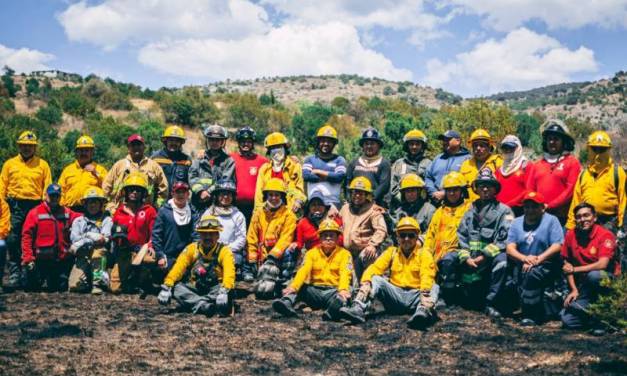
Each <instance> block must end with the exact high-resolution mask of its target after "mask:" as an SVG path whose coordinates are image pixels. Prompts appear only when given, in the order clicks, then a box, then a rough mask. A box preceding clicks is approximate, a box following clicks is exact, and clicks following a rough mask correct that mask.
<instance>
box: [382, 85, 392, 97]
mask: <svg viewBox="0 0 627 376" xmlns="http://www.w3.org/2000/svg"><path fill="white" fill-rule="evenodd" d="M393 94H394V89H392V88H391V87H390V86H386V87H384V88H383V95H385V96H390V95H393Z"/></svg>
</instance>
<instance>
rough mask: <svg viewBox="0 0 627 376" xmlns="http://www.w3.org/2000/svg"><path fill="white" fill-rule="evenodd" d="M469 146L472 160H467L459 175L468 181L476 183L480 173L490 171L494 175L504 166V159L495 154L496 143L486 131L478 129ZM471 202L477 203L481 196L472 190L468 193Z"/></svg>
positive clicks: (472, 135)
mask: <svg viewBox="0 0 627 376" xmlns="http://www.w3.org/2000/svg"><path fill="white" fill-rule="evenodd" d="M468 146H469V147H470V149H471V151H472V158H470V159H467V160H465V161H464V163H462V165H461V167H460V168H459V173H460V174H462V175H464V179H466V181H468V182H471V181H475V178H476V177H477V175H478V174H479V171H481V170H483V169H486V168H487V169H490V171H492V173H493V174H494V173H496V170H497V169H498V168H499V167H501V165H502V164H503V158H501V156H500V155H498V154H494V141H493V140H492V136H490V134H489V133H488V131H486V130H485V129H477V130H475V131H474V132H472V134H471V135H470V138H469V139H468ZM468 193H469V197H468V199H469V200H470V201H475V200H476V199H477V198H479V196H478V195H477V194H476V193H475V192H474V190H471V191H469V192H468Z"/></svg>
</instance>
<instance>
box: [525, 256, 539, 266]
mask: <svg viewBox="0 0 627 376" xmlns="http://www.w3.org/2000/svg"><path fill="white" fill-rule="evenodd" d="M523 263H524V264H527V265H532V266H534V265H537V264H538V256H533V255H527V256H525V257H524V258H523Z"/></svg>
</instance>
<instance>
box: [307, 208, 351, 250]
mask: <svg viewBox="0 0 627 376" xmlns="http://www.w3.org/2000/svg"><path fill="white" fill-rule="evenodd" d="M333 220H334V221H335V222H336V223H337V224H338V225H340V227H341V226H342V218H340V217H339V216H335V217H333ZM343 243H344V240H343V237H342V235H340V238H339V239H338V244H343ZM296 244H297V246H298V249H303V247H305V249H307V250H310V249H312V248H313V247H316V246H318V245H320V237H319V236H318V227H316V226H314V224H313V223H311V221H310V220H309V218H307V217H303V218H301V219H300V220H299V221H298V224H297V225H296Z"/></svg>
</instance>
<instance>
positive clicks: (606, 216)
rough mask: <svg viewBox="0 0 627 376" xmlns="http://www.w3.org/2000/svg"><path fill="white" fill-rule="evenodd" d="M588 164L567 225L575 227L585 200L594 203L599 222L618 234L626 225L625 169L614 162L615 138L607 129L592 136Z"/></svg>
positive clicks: (589, 142)
mask: <svg viewBox="0 0 627 376" xmlns="http://www.w3.org/2000/svg"><path fill="white" fill-rule="evenodd" d="M587 146H588V166H587V167H586V168H585V169H584V170H583V172H582V173H581V176H579V179H577V184H575V189H574V191H573V200H572V202H571V204H570V206H571V210H570V211H569V212H568V222H567V223H566V228H567V229H573V228H575V213H574V210H573V209H574V208H575V207H577V205H579V204H580V203H582V202H587V203H589V204H591V205H592V206H594V209H595V211H596V213H597V223H598V224H600V225H601V226H604V227H605V228H607V229H608V230H610V231H612V232H613V233H614V234H617V233H618V230H619V229H622V228H623V217H624V215H625V205H626V204H627V196H626V195H625V171H624V170H623V169H622V168H620V167H619V166H618V164H616V163H614V160H613V159H612V156H611V154H610V153H611V150H612V140H611V139H610V136H609V135H608V134H607V133H606V132H604V131H596V132H594V133H592V134H591V135H590V136H589V137H588V145H587Z"/></svg>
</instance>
